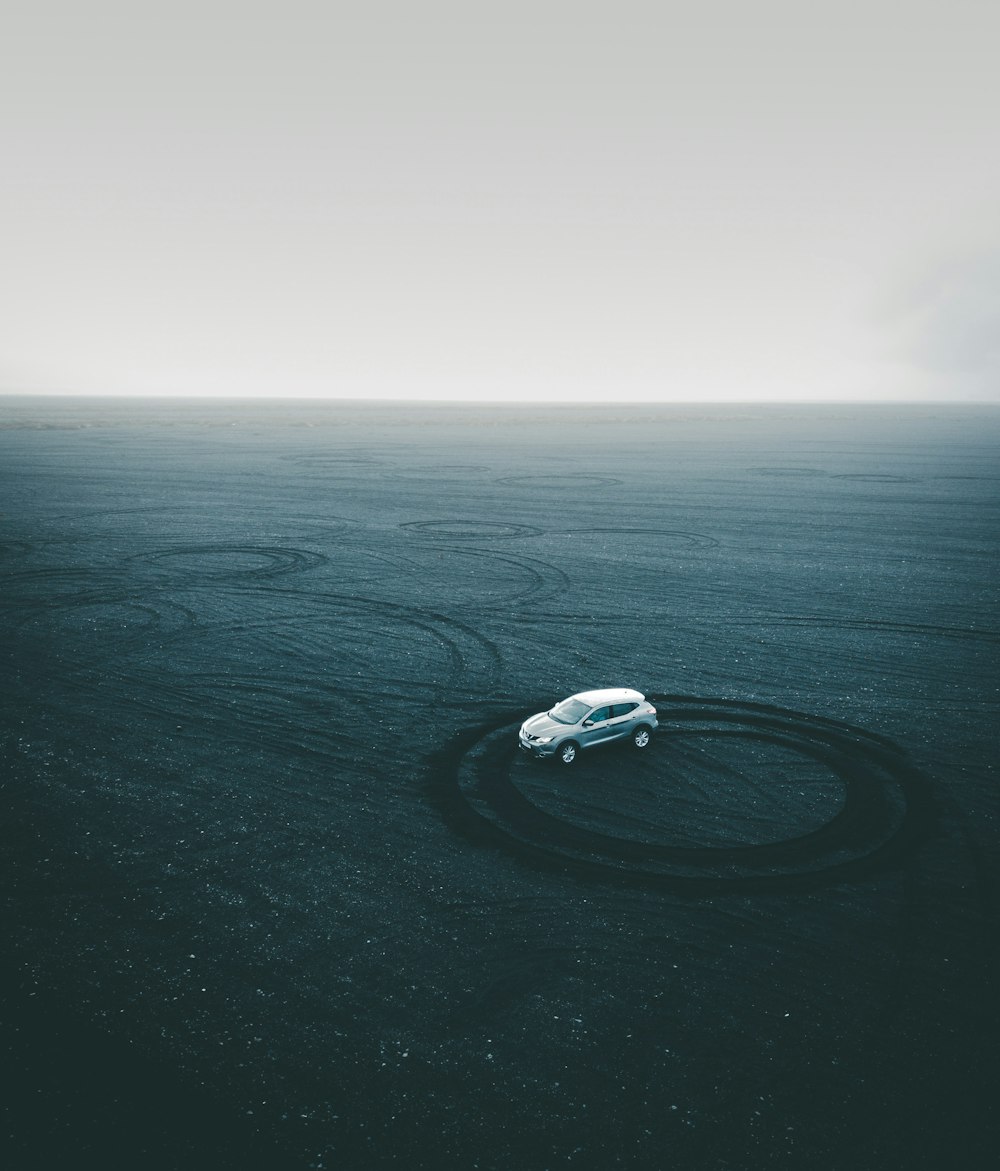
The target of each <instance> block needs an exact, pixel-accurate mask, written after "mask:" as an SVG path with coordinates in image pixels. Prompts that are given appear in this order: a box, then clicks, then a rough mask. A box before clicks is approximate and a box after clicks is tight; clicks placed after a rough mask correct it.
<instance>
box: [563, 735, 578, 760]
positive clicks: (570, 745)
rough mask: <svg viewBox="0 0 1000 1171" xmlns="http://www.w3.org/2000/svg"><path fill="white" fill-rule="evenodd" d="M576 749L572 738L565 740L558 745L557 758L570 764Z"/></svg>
mask: <svg viewBox="0 0 1000 1171" xmlns="http://www.w3.org/2000/svg"><path fill="white" fill-rule="evenodd" d="M577 751H578V749H577V746H576V744H575V743H574V742H573V741H572V740H567V741H566V743H565V744H561V745H560V746H559V759H560V760H561V761H562V762H563V764H572V763H573V761H574V760H576V754H577Z"/></svg>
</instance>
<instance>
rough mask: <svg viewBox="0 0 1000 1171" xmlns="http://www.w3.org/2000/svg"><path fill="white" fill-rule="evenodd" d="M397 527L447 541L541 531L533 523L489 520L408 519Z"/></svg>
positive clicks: (473, 539) (513, 535)
mask: <svg viewBox="0 0 1000 1171" xmlns="http://www.w3.org/2000/svg"><path fill="white" fill-rule="evenodd" d="M399 527H400V528H401V529H406V530H407V531H408V532H414V533H419V534H420V535H421V536H423V537H432V538H436V539H439V540H448V541H483V540H486V541H496V540H501V539H502V540H510V539H512V538H514V537H537V536H538V535H539V534H540V533H541V532H542V530H541V529H539V528H536V527H535V526H534V525H523V524H510V523H508V522H505V521H491V520H409V521H406V522H405V523H404V524H401V525H400V526H399Z"/></svg>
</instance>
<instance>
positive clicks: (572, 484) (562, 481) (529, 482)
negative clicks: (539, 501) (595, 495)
mask: <svg viewBox="0 0 1000 1171" xmlns="http://www.w3.org/2000/svg"><path fill="white" fill-rule="evenodd" d="M495 482H496V483H497V484H515V485H517V486H518V487H520V486H522V485H523V486H524V487H528V488H610V487H611V486H612V485H614V484H621V483H622V481H621V480H619V479H618V478H617V477H616V476H590V475H587V474H586V473H584V472H572V473H567V474H565V475H559V474H552V475H548V476H498V477H497V479H496V481H495Z"/></svg>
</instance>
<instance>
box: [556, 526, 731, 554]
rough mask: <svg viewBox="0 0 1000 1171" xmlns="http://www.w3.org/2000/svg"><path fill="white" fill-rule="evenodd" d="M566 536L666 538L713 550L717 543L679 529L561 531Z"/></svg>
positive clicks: (711, 539)
mask: <svg viewBox="0 0 1000 1171" xmlns="http://www.w3.org/2000/svg"><path fill="white" fill-rule="evenodd" d="M560 531H561V532H562V533H564V534H565V535H567V536H576V535H578V534H579V535H582V536H588V535H590V534H600V533H613V534H614V535H615V536H616V537H630V536H637V537H668V538H669V539H670V540H672V541H677V542H680V543H681V544H685V545H692V546H694V547H695V548H698V549H714V548H716V547H717V546H718V544H719V542H718V541H717V540H716V539H715V538H714V537H710V536H708V535H707V534H706V533H686V532H682V531H681V530H679V529H650V528H610V527H608V528H586V529H562V530H560Z"/></svg>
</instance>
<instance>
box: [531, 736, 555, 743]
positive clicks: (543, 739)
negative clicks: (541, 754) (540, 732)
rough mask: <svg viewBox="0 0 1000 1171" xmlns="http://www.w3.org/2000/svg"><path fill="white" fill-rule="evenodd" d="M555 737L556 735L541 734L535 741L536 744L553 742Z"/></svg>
mask: <svg viewBox="0 0 1000 1171" xmlns="http://www.w3.org/2000/svg"><path fill="white" fill-rule="evenodd" d="M554 739H555V737H554V736H539V737H538V739H537V740H536V741H535V743H536V744H551V743H552V741H553V740H554Z"/></svg>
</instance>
